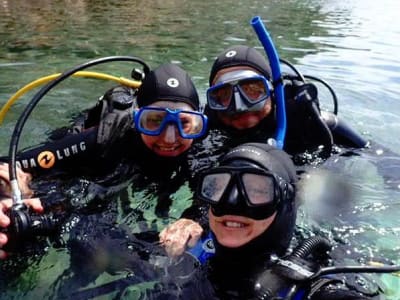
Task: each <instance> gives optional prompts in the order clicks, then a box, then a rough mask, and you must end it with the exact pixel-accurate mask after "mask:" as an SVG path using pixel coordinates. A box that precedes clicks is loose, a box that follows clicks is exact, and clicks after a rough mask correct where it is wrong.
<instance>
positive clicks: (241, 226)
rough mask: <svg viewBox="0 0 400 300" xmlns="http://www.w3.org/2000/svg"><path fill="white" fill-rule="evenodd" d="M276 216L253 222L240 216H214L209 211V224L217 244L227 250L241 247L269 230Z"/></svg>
mask: <svg viewBox="0 0 400 300" xmlns="http://www.w3.org/2000/svg"><path fill="white" fill-rule="evenodd" d="M275 216H276V213H274V214H273V215H272V216H270V217H269V218H267V219H263V220H254V219H251V218H247V217H242V216H233V215H223V216H220V217H217V216H215V215H214V214H213V213H212V210H211V209H210V210H209V212H208V217H209V224H210V228H211V230H212V232H213V233H214V235H215V237H216V238H217V240H218V242H219V243H220V244H221V245H222V246H225V247H228V248H238V247H241V246H243V245H245V244H247V243H249V242H250V241H252V240H253V239H255V238H256V237H258V236H259V235H261V234H262V233H263V232H264V231H265V230H267V229H268V228H269V226H270V225H271V224H272V222H273V221H274V219H275Z"/></svg>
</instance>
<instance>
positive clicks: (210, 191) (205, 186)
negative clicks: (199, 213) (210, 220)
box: [200, 173, 232, 202]
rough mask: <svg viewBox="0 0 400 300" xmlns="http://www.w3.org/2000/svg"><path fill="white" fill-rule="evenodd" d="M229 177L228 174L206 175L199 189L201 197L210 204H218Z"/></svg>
mask: <svg viewBox="0 0 400 300" xmlns="http://www.w3.org/2000/svg"><path fill="white" fill-rule="evenodd" d="M231 177H232V176H231V174H230V173H217V174H208V175H206V176H204V178H203V181H202V183H201V189H200V193H201V195H202V197H203V198H205V199H207V200H208V201H210V202H219V201H220V200H221V197H222V195H223V194H224V191H225V189H226V187H227V186H228V183H229V181H230V180H231Z"/></svg>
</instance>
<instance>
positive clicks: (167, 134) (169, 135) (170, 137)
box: [162, 124, 177, 144]
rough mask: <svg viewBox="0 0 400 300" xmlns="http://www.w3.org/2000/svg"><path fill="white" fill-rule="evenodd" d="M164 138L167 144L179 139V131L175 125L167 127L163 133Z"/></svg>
mask: <svg viewBox="0 0 400 300" xmlns="http://www.w3.org/2000/svg"><path fill="white" fill-rule="evenodd" d="M162 138H163V139H164V141H165V142H166V143H170V144H172V143H174V142H175V141H176V138H177V129H176V127H175V125H171V124H170V125H167V127H166V128H165V129H164V131H163V133H162Z"/></svg>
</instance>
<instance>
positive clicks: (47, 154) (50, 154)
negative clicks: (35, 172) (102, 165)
mask: <svg viewBox="0 0 400 300" xmlns="http://www.w3.org/2000/svg"><path fill="white" fill-rule="evenodd" d="M85 151H86V144H85V142H80V143H79V144H73V145H71V146H69V147H65V148H63V149H59V150H56V151H50V150H44V151H42V152H40V153H39V155H38V156H37V157H36V158H35V157H32V158H27V159H23V160H21V161H19V162H18V163H19V164H20V165H21V166H22V167H23V168H24V169H29V168H37V167H41V168H43V169H50V168H52V167H53V166H54V165H55V163H56V161H57V160H63V159H65V158H67V157H71V156H75V155H77V154H80V153H82V152H85Z"/></svg>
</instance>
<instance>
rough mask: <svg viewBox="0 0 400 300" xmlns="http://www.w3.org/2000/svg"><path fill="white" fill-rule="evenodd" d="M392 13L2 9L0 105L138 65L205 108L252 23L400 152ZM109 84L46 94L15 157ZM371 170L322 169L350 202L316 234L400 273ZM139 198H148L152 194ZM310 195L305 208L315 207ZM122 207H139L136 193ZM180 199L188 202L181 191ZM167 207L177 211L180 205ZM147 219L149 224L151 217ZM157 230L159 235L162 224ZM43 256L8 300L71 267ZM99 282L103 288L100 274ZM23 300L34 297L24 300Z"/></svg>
mask: <svg viewBox="0 0 400 300" xmlns="http://www.w3.org/2000/svg"><path fill="white" fill-rule="evenodd" d="M397 11H398V8H397V1H396V0H383V1H379V2H376V1H372V0H367V1H364V0H350V1H334V0H330V1H322V0H307V1H291V0H290V1H289V0H283V1H277V0H267V1H261V0H254V1H246V0H239V1H238V0H235V1H233V0H222V1H209V0H203V1H188V0H170V1H156V0H153V1H139V0H137V1H128V0H125V1H124V0H123V1H114V0H112V1H105V0H64V1H62V0H56V1H50V0H48V1H45V0H35V1H23V0H13V1H11V0H10V1H8V0H3V1H1V2H0V45H1V47H0V104H1V105H2V104H4V103H5V102H6V100H7V99H8V98H9V97H10V96H11V95H12V94H13V93H15V92H16V91H17V90H18V89H19V88H21V87H22V86H23V85H25V84H27V83H28V82H30V81H32V80H35V79H37V78H39V77H42V76H44V75H47V74H52V73H55V72H59V71H64V70H66V69H69V68H71V67H72V66H74V65H77V64H80V63H82V62H85V61H87V60H90V59H93V58H98V57H101V56H108V55H133V56H139V57H141V58H143V59H145V60H146V61H147V62H148V63H149V64H150V65H151V66H152V67H155V66H157V65H158V64H159V63H161V62H165V61H172V62H175V63H180V64H182V66H183V67H184V68H185V69H186V70H188V71H189V73H190V74H191V75H192V76H193V77H194V80H195V83H196V86H197V87H198V89H199V93H200V95H201V96H202V101H204V94H205V89H206V87H207V85H208V73H209V69H210V67H211V64H212V62H213V59H214V58H215V56H216V55H217V54H218V53H219V52H220V51H221V50H222V49H224V48H226V47H227V46H228V45H233V44H241V43H245V44H248V45H252V46H257V47H259V48H260V43H259V42H258V40H257V38H256V36H255V34H254V33H253V31H252V28H251V27H250V26H249V21H250V19H251V18H252V17H253V16H255V15H260V16H261V17H262V19H263V20H264V21H265V24H266V26H267V28H268V29H269V31H270V33H271V36H272V37H273V39H274V41H275V43H276V45H277V48H278V51H279V54H280V56H281V57H282V58H285V59H288V60H290V61H292V62H294V63H295V64H296V65H297V67H298V68H299V69H300V70H301V71H303V72H304V73H306V74H312V75H314V76H318V77H321V78H323V79H325V80H327V81H328V82H329V83H330V84H331V85H332V86H333V88H334V89H335V91H336V93H337V95H338V98H339V114H340V115H341V116H342V117H344V119H346V120H347V121H348V122H349V123H350V124H351V125H352V126H353V127H355V128H357V129H358V130H359V131H361V132H364V133H365V134H366V135H367V137H369V138H371V139H372V140H374V141H378V142H379V143H381V144H383V145H385V146H387V147H388V148H390V149H391V150H393V151H395V152H400V141H399V139H397V138H393V137H397V136H398V128H399V127H400V102H399V101H398V96H397V94H398V86H399V83H400V75H399V74H400V57H399V56H398V55H396V53H397V52H398V51H397V49H398V48H399V46H400V44H399V41H400V20H399V18H398V14H397ZM132 67H133V66H131V65H129V66H125V65H121V64H117V63H116V64H113V65H107V66H102V67H101V68H100V69H101V70H105V71H107V72H109V73H111V74H113V75H117V76H125V77H127V76H129V73H130V70H131V69H132ZM110 85H111V83H104V82H99V81H94V80H75V79H71V80H70V81H69V82H67V83H65V84H63V85H62V86H61V87H60V89H57V90H56V91H52V93H50V94H49V95H48V96H46V97H45V98H44V99H43V101H42V102H41V103H40V105H39V106H38V107H37V108H36V109H35V111H34V113H33V114H32V116H31V118H30V119H29V122H28V124H27V126H29V128H30V130H29V132H27V133H25V135H24V136H23V142H22V144H23V146H27V145H32V144H36V143H38V142H40V141H43V140H44V139H45V138H44V136H45V135H46V132H47V131H48V130H50V129H52V128H55V127H59V126H63V125H66V124H67V123H68V121H69V119H70V117H71V115H73V114H74V113H76V112H77V111H80V110H82V109H84V108H87V107H89V106H91V105H92V104H93V103H94V101H96V99H97V98H98V97H99V96H100V95H101V94H102V93H103V92H104V91H105V90H106V89H107V88H108V87H109V86H110ZM32 96H33V92H30V93H28V94H27V95H26V96H24V97H22V98H21V99H20V100H19V101H18V103H17V104H16V105H15V106H14V107H13V108H12V109H11V111H10V112H9V113H8V114H7V116H6V120H5V123H4V124H2V125H1V130H0V154H2V155H5V154H6V153H7V152H8V141H9V135H10V132H11V130H12V129H13V125H14V123H15V120H16V119H17V118H18V115H19V114H20V113H21V111H22V109H23V107H24V104H26V103H27V101H28V100H29V99H30V98H31V97H32ZM49 112H50V113H49ZM374 160H376V158H375V157H368V156H361V157H359V158H348V157H344V158H343V157H341V158H340V159H338V161H331V162H330V164H329V165H328V168H329V169H330V170H332V172H334V173H336V174H340V175H341V176H342V178H346V180H347V182H350V183H351V185H352V187H353V190H352V196H353V201H354V203H348V204H349V205H350V207H348V206H346V207H345V208H344V209H343V211H341V212H340V213H338V214H337V215H336V217H335V218H332V219H329V221H328V222H326V223H325V222H322V221H321V222H318V224H317V226H319V227H320V228H321V230H322V231H323V232H328V234H330V235H333V236H334V237H335V239H336V240H338V241H342V242H345V243H347V244H348V245H349V248H350V249H349V252H351V254H352V255H354V256H358V257H363V258H366V257H379V256H380V255H385V256H387V257H388V258H390V259H392V260H397V261H398V262H399V261H400V260H399V258H398V252H399V250H400V244H399V234H400V229H399V226H398V221H397V220H398V217H397V214H396V211H398V210H397V208H398V206H399V203H400V197H399V195H400V194H399V190H398V189H399V186H398V184H397V186H396V181H392V182H387V181H385V179H384V178H383V177H382V176H381V173H380V172H379V170H377V167H376V166H375V164H374ZM392 162H393V161H392ZM389 165H390V167H389ZM393 165H395V166H396V165H397V163H396V161H395V160H394V163H390V164H389V163H388V164H387V165H386V167H385V170H386V171H387V173H388V174H389V173H391V174H399V173H400V172H399V169H398V168H396V167H393ZM390 168H392V169H390ZM388 170H390V172H389V171H388ZM393 182H394V183H393ZM391 183H392V184H391ZM143 193H144V194H145V195H149V194H151V188H149V190H147V191H146V190H145V191H144V192H143ZM314 193H316V192H315V191H314V192H312V193H311V194H310V196H309V199H313V198H315V194H314ZM130 197H139V198H140V199H141V200H143V199H144V198H141V197H142V196H141V194H140V193H137V194H135V195H130ZM177 197H178V198H179V199H187V197H188V191H183V192H182V195H181V197H179V195H177ZM343 197H345V196H343ZM135 203H137V205H140V204H143V205H144V204H145V203H144V202H143V201H142V202H141V201H137V202H135ZM175 205H177V211H180V210H181V209H182V207H181V206H182V205H184V204H175ZM148 215H149V216H148V217H149V218H154V215H152V212H150V210H149V212H148ZM177 215H178V214H177ZM174 217H176V216H174ZM325 219H327V218H326V216H325ZM127 222H128V223H129V220H128V221H127ZM130 222H132V221H131V220H130ZM305 222H306V221H305ZM160 223H161V224H160ZM129 225H133V226H134V224H132V223H129ZM154 226H155V227H157V228H159V227H160V226H162V222H156V223H155V225H154ZM47 250H48V252H47V253H46V255H44V256H43V257H42V258H40V259H39V258H37V259H35V258H30V259H29V261H28V262H27V261H24V262H23V263H21V265H23V266H25V265H29V268H28V269H27V270H26V271H25V272H24V275H23V276H22V277H21V278H18V281H16V282H15V284H14V286H13V290H14V291H15V292H14V295H15V297H16V298H19V299H20V298H24V297H25V298H26V299H30V298H33V297H37V296H38V295H39V296H41V297H42V296H43V295H44V296H43V297H45V298H46V297H47V296H49V293H50V294H51V292H47V293H46V292H44V290H47V288H48V287H49V286H51V284H52V283H53V281H54V278H53V277H52V276H47V275H45V274H48V273H51V274H55V275H59V274H61V272H62V271H63V270H65V269H67V268H68V253H67V252H66V251H65V250H63V248H60V249H57V250H56V249H55V248H53V247H50V248H49V249H47ZM25 267H26V266H25ZM44 270H46V271H44ZM384 279H385V281H386V282H387V283H388V285H389V287H391V288H392V293H393V294H392V298H391V299H398V298H399V295H398V294H397V295H396V291H398V290H400V289H396V288H395V286H396V284H398V281H395V280H393V277H390V276H386V277H384ZM99 280H100V281H102V282H106V281H107V280H110V278H109V277H107V275H104V276H102V277H101V278H100V279H99ZM10 290H11V289H10ZM18 290H20V292H18ZM27 290H32V291H31V292H30V293H28V294H27V295H23V292H22V291H27ZM10 295H11V292H10Z"/></svg>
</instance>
